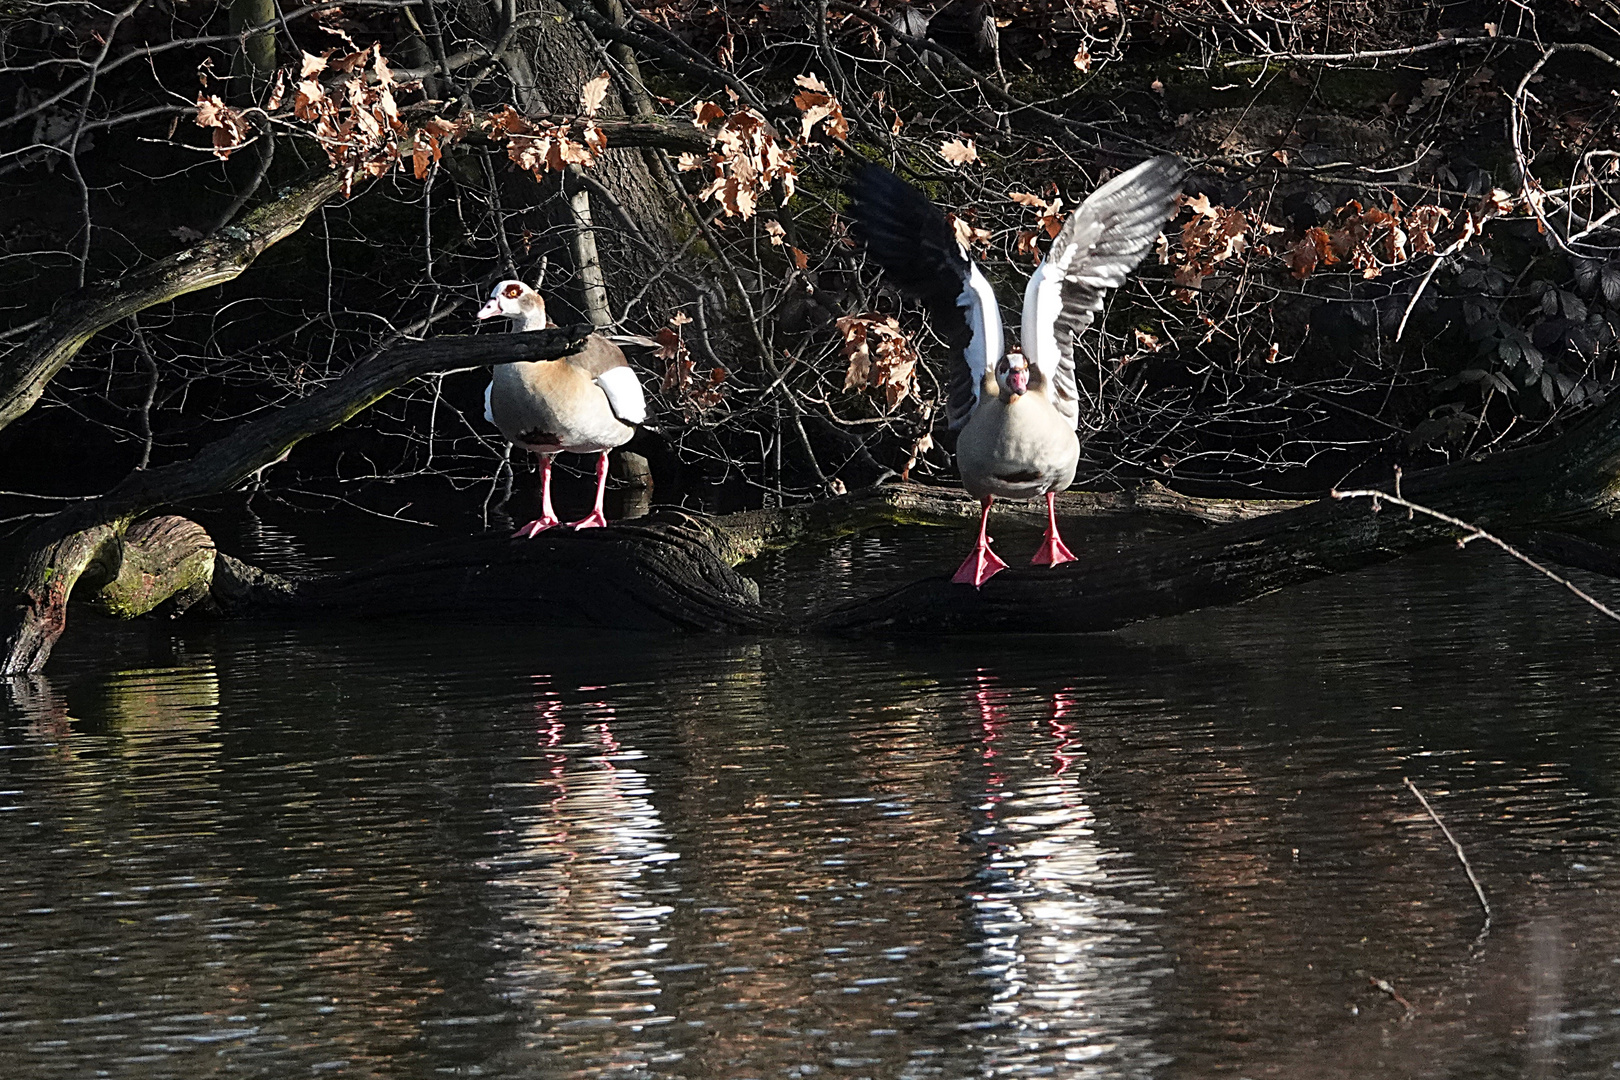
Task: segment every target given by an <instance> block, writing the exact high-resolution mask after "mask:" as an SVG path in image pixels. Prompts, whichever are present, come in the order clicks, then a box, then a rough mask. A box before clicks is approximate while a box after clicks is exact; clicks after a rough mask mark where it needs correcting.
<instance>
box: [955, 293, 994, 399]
mask: <svg viewBox="0 0 1620 1080" xmlns="http://www.w3.org/2000/svg"><path fill="white" fill-rule="evenodd" d="M968 266H969V270H968V277H967V280H966V281H965V282H963V283H962V292H961V295H959V296H958V297H957V298H956V306H957V307H959V308H961V309H962V310H963V313H964V314H965V315H966V316H967V324H968V331H969V332H970V333H971V334H972V335H973V337H972V339H971V340H970V341H969V342H968V344H967V348H966V349H964V350H963V351H962V356H963V359H965V360H966V361H967V365H968V371H969V372H970V373H971V374H972V375H973V402H974V404H975V405H977V404H978V401H979V392H980V387H982V386H983V385H984V373H985V372H986V371H993V370H994V369H995V366H996V365H997V364H999V363H1001V350H1002V348H1003V346H1004V340H1003V337H1002V332H1001V309H1000V308H999V307H997V306H996V293H995V290H994V289H992V288H991V287H990V279H989V278H987V277H985V276H984V274H983V273H981V272H980V271H979V266H978V264H977V263H974V262H971V261H970V262H969V263H968ZM964 420H965V418H964Z"/></svg>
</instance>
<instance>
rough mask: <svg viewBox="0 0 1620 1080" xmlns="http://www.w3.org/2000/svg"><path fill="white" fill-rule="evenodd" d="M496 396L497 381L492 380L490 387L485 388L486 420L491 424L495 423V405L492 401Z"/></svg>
mask: <svg viewBox="0 0 1620 1080" xmlns="http://www.w3.org/2000/svg"><path fill="white" fill-rule="evenodd" d="M494 394H495V380H494V379H490V380H489V385H488V386H486V387H484V419H485V420H488V421H489V422H490V423H492V424H493V423H494V422H495V403H494V402H493V401H491V400H490V399H491V398H492V397H493V396H494Z"/></svg>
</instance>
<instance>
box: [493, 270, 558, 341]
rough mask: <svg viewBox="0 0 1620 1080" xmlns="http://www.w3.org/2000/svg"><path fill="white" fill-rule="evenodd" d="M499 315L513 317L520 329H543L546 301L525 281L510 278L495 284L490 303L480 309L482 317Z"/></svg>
mask: <svg viewBox="0 0 1620 1080" xmlns="http://www.w3.org/2000/svg"><path fill="white" fill-rule="evenodd" d="M497 315H504V316H506V317H507V318H508V319H511V320H512V322H514V323H515V324H517V329H519V330H543V329H545V326H546V301H545V298H544V297H542V296H541V295H540V294H539V293H537V292H535V291H534V290H533V289H531V288H529V286H527V285H525V284H524V283H523V282H521V281H518V280H517V279H515V278H508V279H507V280H506V281H503V282H501V283H500V284H499V285H496V286H495V288H494V289H493V290H492V291H491V292H490V294H489V303H487V304H485V305H484V306H483V307H481V308H479V309H478V317H479V318H480V319H493V318H495V317H496V316H497Z"/></svg>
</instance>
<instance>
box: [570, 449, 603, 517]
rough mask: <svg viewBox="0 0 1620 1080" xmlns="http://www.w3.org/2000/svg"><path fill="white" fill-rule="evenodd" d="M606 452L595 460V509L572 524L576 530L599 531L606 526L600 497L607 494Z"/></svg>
mask: <svg viewBox="0 0 1620 1080" xmlns="http://www.w3.org/2000/svg"><path fill="white" fill-rule="evenodd" d="M607 469H608V456H607V451H606V450H604V451H602V456H601V457H599V458H597V459H596V509H595V510H592V511H591V512H590V513H589V514H587V515H586V516H584V517H582V518H580V519H579V520H578V521H576V522H574V528H576V529H600V528H602V527H604V526H605V525H607V515H606V514H604V513H603V512H602V497H603V496H604V495H606V494H607Z"/></svg>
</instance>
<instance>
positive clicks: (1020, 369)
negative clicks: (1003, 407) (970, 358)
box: [996, 349, 1030, 403]
mask: <svg viewBox="0 0 1620 1080" xmlns="http://www.w3.org/2000/svg"><path fill="white" fill-rule="evenodd" d="M1029 373H1030V366H1029V361H1028V360H1027V359H1025V358H1024V354H1023V353H1021V352H1019V351H1018V350H1017V349H1010V350H1008V352H1007V353H1006V355H1004V356H1003V357H1002V358H1001V361H1000V362H999V363H997V364H996V387H997V389H998V390H1000V394H999V396H1000V397H1001V398H1002V399H1003V400H1004V401H1007V402H1009V403H1011V402H1012V400H1013V399H1014V398H1016V397H1018V396H1019V395H1020V394H1027V393H1029Z"/></svg>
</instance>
